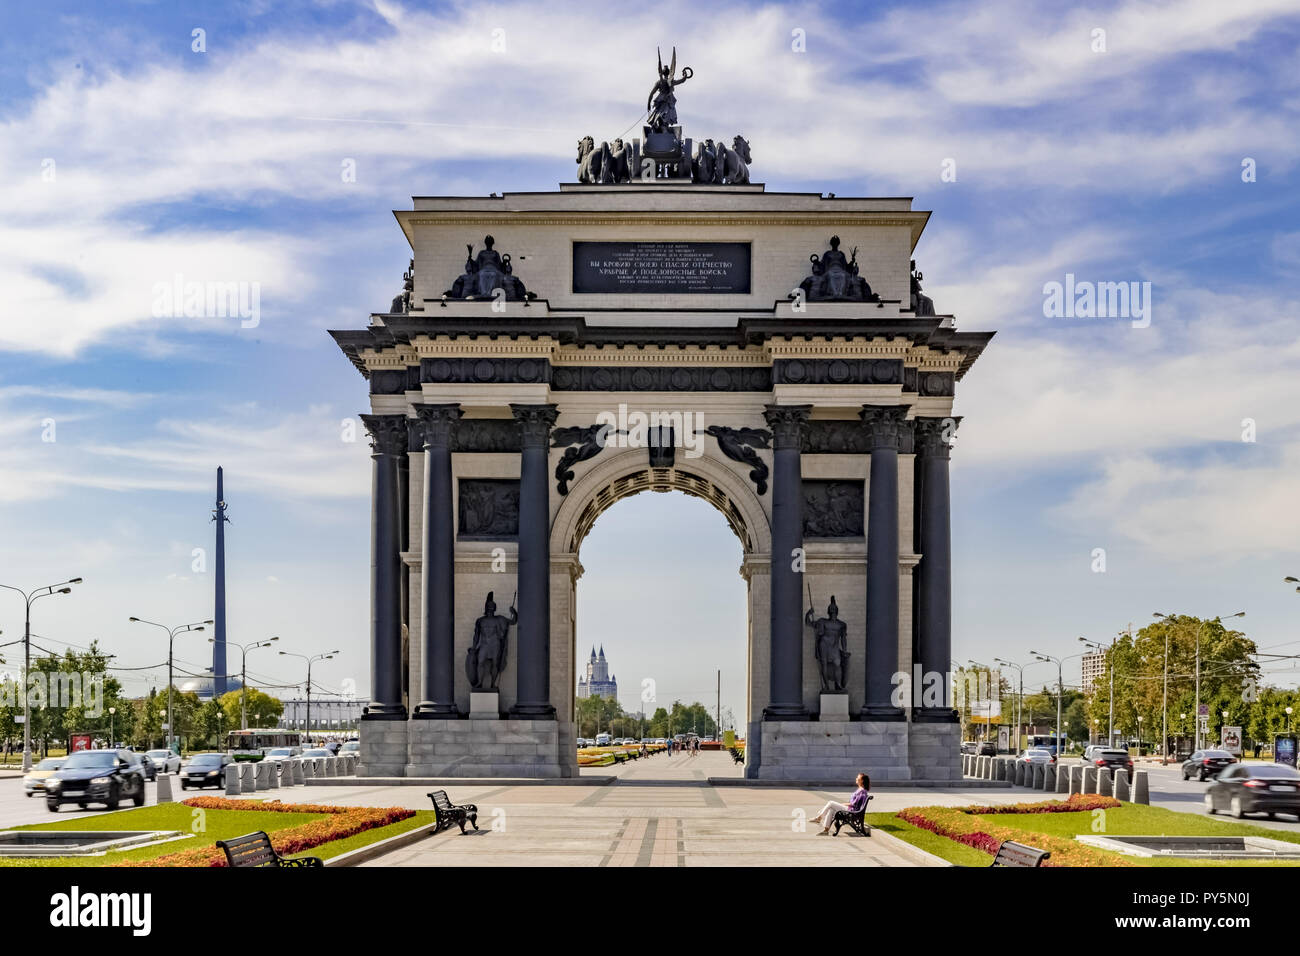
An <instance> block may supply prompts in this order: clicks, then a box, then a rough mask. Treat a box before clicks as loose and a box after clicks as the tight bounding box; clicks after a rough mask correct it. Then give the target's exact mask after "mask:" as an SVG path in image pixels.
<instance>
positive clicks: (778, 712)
mask: <svg viewBox="0 0 1300 956" xmlns="http://www.w3.org/2000/svg"><path fill="white" fill-rule="evenodd" d="M763 719H764V720H811V719H812V715H811V714H809V713H808V708H806V707H804V706H802V705H801V704H772V705H771V706H770V707H764V708H763Z"/></svg>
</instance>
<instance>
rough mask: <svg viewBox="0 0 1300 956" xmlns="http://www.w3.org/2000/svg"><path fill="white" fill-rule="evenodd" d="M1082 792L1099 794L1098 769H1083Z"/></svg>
mask: <svg viewBox="0 0 1300 956" xmlns="http://www.w3.org/2000/svg"><path fill="white" fill-rule="evenodd" d="M1080 792H1081V793H1096V792H1097V768H1096V767H1084V768H1083V790H1081V791H1080Z"/></svg>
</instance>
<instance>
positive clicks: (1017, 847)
mask: <svg viewBox="0 0 1300 956" xmlns="http://www.w3.org/2000/svg"><path fill="white" fill-rule="evenodd" d="M1051 855H1052V854H1051V853H1049V852H1048V851H1046V850H1040V849H1038V848H1037V847H1033V846H1026V845H1025V844H1023V843H1016V842H1014V841H1012V840H1003V841H1002V845H1001V846H1000V847H998V855H997V856H995V857H994V858H993V862H992V863H991V864H989V865H990V866H1042V865H1043V861H1044V860H1046V859H1047V858H1048V857H1050V856H1051Z"/></svg>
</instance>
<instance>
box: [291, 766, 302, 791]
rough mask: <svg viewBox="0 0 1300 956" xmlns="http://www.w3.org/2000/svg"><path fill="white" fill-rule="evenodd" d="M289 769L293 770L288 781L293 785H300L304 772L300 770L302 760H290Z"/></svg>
mask: <svg viewBox="0 0 1300 956" xmlns="http://www.w3.org/2000/svg"><path fill="white" fill-rule="evenodd" d="M289 769H290V770H291V771H292V772H293V776H292V777H291V779H290V781H289V782H290V783H292V784H293V785H294V786H295V787H301V786H302V782H303V780H304V774H303V772H302V761H301V760H290V761H289Z"/></svg>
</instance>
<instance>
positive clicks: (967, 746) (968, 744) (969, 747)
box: [961, 740, 976, 754]
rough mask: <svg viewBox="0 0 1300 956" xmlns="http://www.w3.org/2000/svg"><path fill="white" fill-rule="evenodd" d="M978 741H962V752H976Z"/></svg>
mask: <svg viewBox="0 0 1300 956" xmlns="http://www.w3.org/2000/svg"><path fill="white" fill-rule="evenodd" d="M975 749H976V743H975V741H973V740H963V741H962V742H961V752H962V753H964V754H973V753H975Z"/></svg>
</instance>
